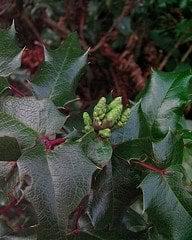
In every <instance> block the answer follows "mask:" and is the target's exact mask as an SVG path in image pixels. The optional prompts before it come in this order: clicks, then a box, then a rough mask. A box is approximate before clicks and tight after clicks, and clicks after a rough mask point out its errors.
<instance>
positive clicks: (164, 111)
mask: <svg viewBox="0 0 192 240" xmlns="http://www.w3.org/2000/svg"><path fill="white" fill-rule="evenodd" d="M191 79H192V74H191V72H189V71H185V72H170V73H164V72H153V74H152V78H151V82H150V85H149V88H148V90H147V91H146V93H145V95H144V97H143V98H142V101H141V107H142V111H143V112H144V114H145V117H146V118H147V122H148V124H149V126H150V127H151V130H152V132H153V135H154V136H155V137H156V136H158V135H160V136H162V133H163V134H165V133H167V132H168V130H169V128H171V129H172V130H175V129H176V128H177V127H178V124H179V121H180V119H181V116H182V110H183V107H184V106H185V104H186V103H187V101H188V100H189V94H188V87H189V82H190V80H191Z"/></svg>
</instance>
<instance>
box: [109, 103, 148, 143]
mask: <svg viewBox="0 0 192 240" xmlns="http://www.w3.org/2000/svg"><path fill="white" fill-rule="evenodd" d="M148 135H149V130H148V125H147V122H146V119H145V117H144V114H143V112H142V110H141V106H140V102H138V103H137V104H136V105H135V106H133V107H132V109H131V115H130V118H129V120H128V122H127V124H126V125H125V126H124V127H123V128H120V129H117V130H115V131H114V132H113V133H112V137H111V141H112V144H115V145H117V144H120V143H123V142H126V141H129V140H133V139H138V138H140V137H145V136H148Z"/></svg>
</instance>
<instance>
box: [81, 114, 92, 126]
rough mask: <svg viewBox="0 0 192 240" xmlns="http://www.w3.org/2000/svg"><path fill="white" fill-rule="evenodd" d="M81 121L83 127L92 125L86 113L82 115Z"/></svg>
mask: <svg viewBox="0 0 192 240" xmlns="http://www.w3.org/2000/svg"><path fill="white" fill-rule="evenodd" d="M83 121H84V124H85V126H91V125H92V120H91V117H90V116H89V113H88V112H84V113H83Z"/></svg>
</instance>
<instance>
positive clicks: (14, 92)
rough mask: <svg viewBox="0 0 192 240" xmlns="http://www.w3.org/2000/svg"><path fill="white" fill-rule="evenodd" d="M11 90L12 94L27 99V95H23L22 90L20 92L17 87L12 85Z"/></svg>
mask: <svg viewBox="0 0 192 240" xmlns="http://www.w3.org/2000/svg"><path fill="white" fill-rule="evenodd" d="M9 89H10V90H11V92H12V94H13V95H15V96H17V97H25V94H24V93H22V92H21V91H20V90H18V89H17V88H16V87H15V86H13V85H12V84H11V85H10V87H9Z"/></svg>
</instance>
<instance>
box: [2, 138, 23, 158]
mask: <svg viewBox="0 0 192 240" xmlns="http://www.w3.org/2000/svg"><path fill="white" fill-rule="evenodd" d="M20 155H21V151H20V147H19V144H18V142H17V140H16V139H15V138H13V137H9V136H0V161H16V160H17V159H18V158H19V157H20Z"/></svg>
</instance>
